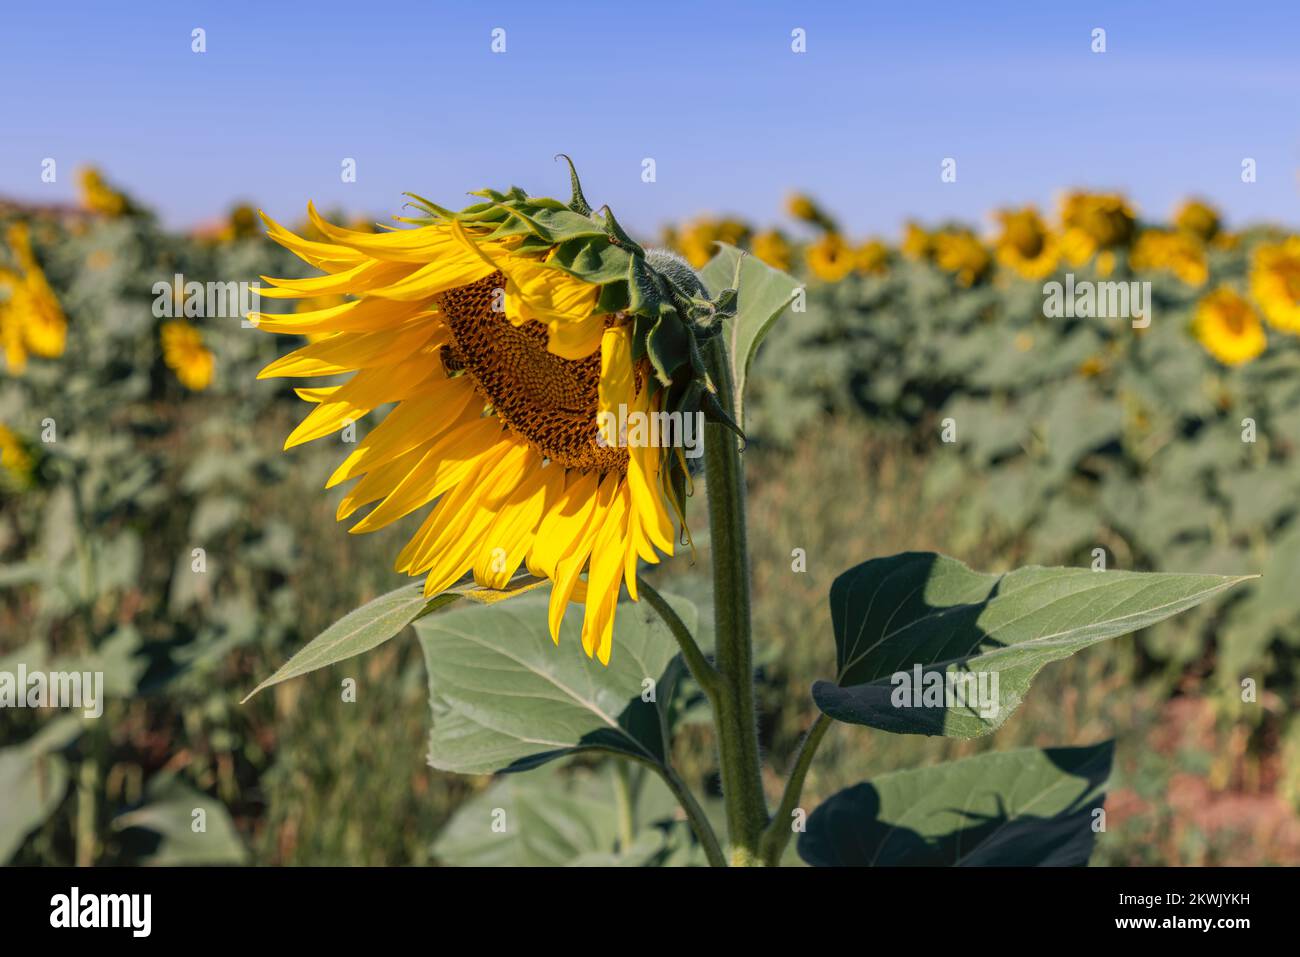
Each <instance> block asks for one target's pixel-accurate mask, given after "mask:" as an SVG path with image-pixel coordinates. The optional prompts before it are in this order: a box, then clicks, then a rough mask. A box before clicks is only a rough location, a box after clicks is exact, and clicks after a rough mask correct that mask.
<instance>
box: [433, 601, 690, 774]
mask: <svg viewBox="0 0 1300 957" xmlns="http://www.w3.org/2000/svg"><path fill="white" fill-rule="evenodd" d="M672 603H673V605H674V607H675V608H677V610H678V614H680V615H681V617H682V619H683V621H685V622H686V625H687V627H689V628H692V629H694V627H695V623H696V619H697V614H696V610H695V606H694V605H692V604H690V603H689V602H686V601H684V600H682V599H672ZM546 608H547V603H546V601H545V600H544V599H542V600H535V599H533V598H526V599H521V600H520V601H518V602H512V603H511V604H510V605H509V606H508V607H507V606H500V607H496V608H488V609H468V608H467V609H463V610H457V611H453V612H450V613H448V614H445V615H439V616H437V617H436V618H429V619H425V620H423V621H421V622H420V623H419V624H418V625H417V626H416V633H417V634H418V635H419V636H420V644H421V645H422V646H423V648H424V657H425V662H426V664H427V666H428V671H429V699H430V703H431V705H432V707H433V731H432V732H431V734H430V737H429V763H430V764H432V765H433V766H434V767H435V768H439V769H440V770H444V771H456V772H459V773H462V774H482V773H488V772H493V771H500V770H510V771H522V770H526V769H528V768H532V767H536V766H537V765H539V764H542V763H544V762H546V761H550V760H553V759H554V758H558V757H560V756H562V755H565V754H570V753H572V752H574V751H583V750H598V751H608V752H615V753H619V754H623V755H626V756H628V757H631V758H634V759H636V760H639V761H643V762H650V763H658V764H662V763H664V762H665V760H666V752H667V744H666V742H667V740H668V726H667V713H668V708H669V703H670V701H671V698H672V694H673V691H674V689H675V687H676V684H677V679H678V678H679V677H680V673H681V662H680V659H679V658H678V657H677V644H676V641H675V640H674V639H673V637H672V635H671V634H670V633H669V631H668V629H667V627H666V626H665V625H664V624H663V622H662V621H660V619H659V617H658V616H657V615H656V614H655V613H654V611H653V610H652V609H651V608H650V607H649V606H647V605H646V604H645V603H637V604H632V603H627V604H623V605H620V606H619V609H618V616H617V618H616V619H615V623H614V636H613V653H612V654H611V656H610V663H609V665H608V666H606V665H602V664H601V663H600V662H599V661H595V660H593V659H590V658H588V657H587V655H586V653H585V652H584V651H583V649H582V643H581V641H580V640H579V635H580V633H581V627H582V614H583V611H582V608H581V607H580V606H571V607H570V608H569V611H568V614H566V615H565V618H564V622H563V625H562V626H561V629H560V643H559V647H556V645H555V642H553V641H552V640H551V636H550V633H549V631H548V629H547V617H546ZM649 681H653V682H654V684H653V686H652V687H653V692H654V698H655V700H654V701H652V702H647V701H643V700H642V695H643V693H644V692H645V691H646V689H647V688H648V687H651V686H650V685H649V684H648V682H649Z"/></svg>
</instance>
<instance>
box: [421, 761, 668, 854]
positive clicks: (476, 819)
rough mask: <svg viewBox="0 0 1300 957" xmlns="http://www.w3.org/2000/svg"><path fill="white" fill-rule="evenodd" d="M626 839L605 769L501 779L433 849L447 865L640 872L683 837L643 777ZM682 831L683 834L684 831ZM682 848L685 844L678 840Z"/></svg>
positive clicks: (460, 813) (663, 791)
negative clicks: (625, 840)
mask: <svg viewBox="0 0 1300 957" xmlns="http://www.w3.org/2000/svg"><path fill="white" fill-rule="evenodd" d="M642 784H643V786H642V789H641V791H640V793H639V794H638V795H637V800H636V802H635V806H636V811H635V818H636V820H635V821H634V828H633V831H632V840H631V841H630V842H629V843H627V844H626V845H624V844H623V843H622V842H621V841H620V840H619V823H618V809H617V801H616V798H615V790H614V787H615V785H614V778H613V774H612V768H611V767H610V765H609V763H608V762H606V763H605V764H604V765H602V766H601V767H600V768H597V769H595V770H576V771H572V772H571V771H569V770H568V769H564V770H561V769H559V768H557V767H556V766H555V765H552V766H550V767H548V768H545V769H543V770H542V771H539V772H538V773H536V774H507V775H503V776H502V777H500V778H498V779H497V780H496V781H494V782H493V784H492V786H491V787H489V788H488V789H487V790H486V791H483V792H482V793H481V794H479V795H477V796H475V797H473V798H471V799H470V800H469V801H467V802H465V803H464V804H462V805H461V806H460V807H459V808H457V810H456V813H455V814H454V815H453V816H452V819H451V820H450V821H448V822H447V826H446V827H445V828H444V829H443V830H442V832H441V833H440V834H439V835H438V839H437V841H435V842H434V845H433V853H434V856H435V857H436V858H437V859H438V860H439V861H440V862H441V863H443V864H447V865H451V866H453V867H502V866H509V867H559V866H570V867H583V866H602V867H643V866H647V865H651V864H659V863H667V862H668V860H670V859H675V858H676V857H677V853H676V852H677V851H678V850H679V845H680V844H682V843H684V842H683V841H682V838H683V836H684V835H683V833H682V832H681V831H680V830H679V829H678V828H677V827H676V824H675V822H674V821H673V819H672V808H673V806H675V805H674V803H673V799H672V796H671V795H670V794H669V792H668V789H667V788H666V787H664V785H663V784H662V783H661V782H660V781H659V780H658V778H656V777H654V776H648V777H646V778H645V779H644V780H643V782H642ZM688 830H689V829H687V831H688ZM685 843H689V842H685Z"/></svg>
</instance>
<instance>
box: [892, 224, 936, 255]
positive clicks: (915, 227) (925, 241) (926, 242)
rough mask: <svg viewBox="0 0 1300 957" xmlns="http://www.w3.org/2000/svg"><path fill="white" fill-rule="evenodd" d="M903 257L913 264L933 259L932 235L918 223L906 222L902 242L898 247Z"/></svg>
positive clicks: (933, 245) (933, 244)
mask: <svg viewBox="0 0 1300 957" xmlns="http://www.w3.org/2000/svg"><path fill="white" fill-rule="evenodd" d="M899 249H901V250H902V251H903V255H904V256H906V257H907V258H908V259H911V260H913V261H915V262H925V261H928V260H931V259H933V258H934V251H935V243H934V234H933V233H931V232H930V231H929V230H927V229H925V228H923V227H922V226H921V225H920V224H919V223H914V222H910V221H909V222H908V223H907V225H905V226H904V227H903V241H902V243H901V244H900V245H899Z"/></svg>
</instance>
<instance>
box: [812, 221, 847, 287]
mask: <svg viewBox="0 0 1300 957" xmlns="http://www.w3.org/2000/svg"><path fill="white" fill-rule="evenodd" d="M804 260H805V261H806V262H807V263H808V268H809V269H810V270H811V271H812V274H813V275H814V276H816V277H817V278H818V279H820V280H822V281H823V282H839V281H840V280H841V279H843V278H844V277H845V276H847V275H848V274H849V273H851V272H853V260H854V256H853V250H852V249H851V248H850V247H849V244H848V243H846V242H845V241H844V237H843V236H841V235H840V234H839V233H827V234H826V235H825V236H823V237H821V239H818V240H817V241H816V242H813V243H809V244H808V247H807V248H806V249H805V250H804Z"/></svg>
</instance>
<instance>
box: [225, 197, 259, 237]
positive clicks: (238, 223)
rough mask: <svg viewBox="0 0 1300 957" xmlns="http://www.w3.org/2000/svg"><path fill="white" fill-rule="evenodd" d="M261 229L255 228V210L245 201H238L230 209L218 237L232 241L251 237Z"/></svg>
mask: <svg viewBox="0 0 1300 957" xmlns="http://www.w3.org/2000/svg"><path fill="white" fill-rule="evenodd" d="M260 232H261V231H260V230H259V229H258V228H257V210H255V209H253V207H252V206H249V205H248V204H247V203H240V204H239V205H238V206H236V207H235V208H234V209H232V210H231V211H230V214H229V215H228V216H227V217H226V222H225V225H224V226H223V227H222V228H221V234H220V236H219V237H218V238H219V239H220V241H221V242H224V243H232V242H237V241H239V240H241V239H252V238H254V237H255V236H257V235H258V234H259V233H260Z"/></svg>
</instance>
